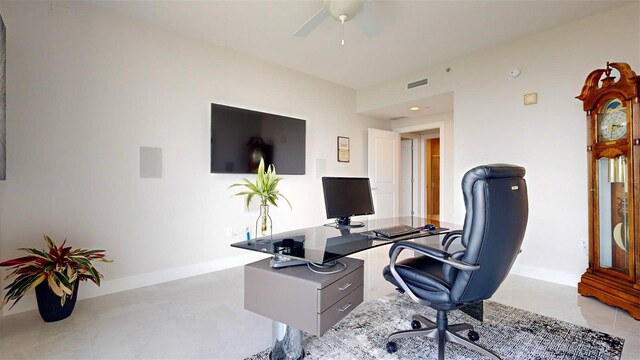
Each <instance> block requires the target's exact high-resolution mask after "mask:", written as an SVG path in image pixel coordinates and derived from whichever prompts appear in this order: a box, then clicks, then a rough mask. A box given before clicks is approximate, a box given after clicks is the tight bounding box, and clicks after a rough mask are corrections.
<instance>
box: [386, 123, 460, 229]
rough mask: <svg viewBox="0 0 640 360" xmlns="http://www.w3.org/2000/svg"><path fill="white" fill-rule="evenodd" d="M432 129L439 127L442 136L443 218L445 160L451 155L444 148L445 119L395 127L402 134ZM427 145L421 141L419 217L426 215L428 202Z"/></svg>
mask: <svg viewBox="0 0 640 360" xmlns="http://www.w3.org/2000/svg"><path fill="white" fill-rule="evenodd" d="M432 129H438V132H439V137H440V219H441V220H442V216H443V214H444V211H442V205H443V204H444V199H443V198H442V195H443V193H444V192H443V191H442V175H443V174H444V164H445V161H447V158H448V157H449V154H447V153H446V152H445V151H444V149H445V143H446V139H445V129H444V121H434V122H430V123H424V124H417V125H410V126H403V127H399V128H395V129H393V131H395V132H397V133H399V134H402V133H411V132H418V131H423V130H432ZM425 152H426V150H425V145H424V141H420V174H421V175H420V192H419V194H418V199H420V204H419V209H420V211H419V213H418V214H416V216H419V217H422V218H424V217H426V216H427V214H426V205H427V204H426V202H425V195H426V194H425V193H426V191H425V181H426V179H425V176H424V174H425V171H426V168H425V161H424V156H425Z"/></svg>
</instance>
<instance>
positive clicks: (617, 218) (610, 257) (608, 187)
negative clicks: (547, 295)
mask: <svg viewBox="0 0 640 360" xmlns="http://www.w3.org/2000/svg"><path fill="white" fill-rule="evenodd" d="M597 168H598V218H599V219H598V222H597V223H598V234H599V241H598V249H599V261H598V262H599V266H600V268H602V269H607V271H614V272H618V273H621V274H624V275H625V276H629V275H630V274H629V271H630V267H629V221H631V219H629V211H628V204H629V181H628V173H627V172H628V161H627V157H626V156H624V155H620V156H617V157H615V158H601V159H598V161H597Z"/></svg>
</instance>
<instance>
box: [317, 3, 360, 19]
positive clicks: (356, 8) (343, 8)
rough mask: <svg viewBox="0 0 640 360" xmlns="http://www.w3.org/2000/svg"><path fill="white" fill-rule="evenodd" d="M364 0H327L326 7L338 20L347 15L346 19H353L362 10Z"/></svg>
mask: <svg viewBox="0 0 640 360" xmlns="http://www.w3.org/2000/svg"><path fill="white" fill-rule="evenodd" d="M363 5H364V1H363V0H325V2H324V8H325V9H327V12H328V13H329V15H331V16H332V17H333V18H334V19H336V20H338V21H342V17H343V16H346V18H345V19H344V21H347V20H351V19H353V18H354V17H355V16H356V15H357V14H358V13H359V12H360V10H362V6H363Z"/></svg>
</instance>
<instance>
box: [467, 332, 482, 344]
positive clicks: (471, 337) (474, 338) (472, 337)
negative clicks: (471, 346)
mask: <svg viewBox="0 0 640 360" xmlns="http://www.w3.org/2000/svg"><path fill="white" fill-rule="evenodd" d="M467 337H468V338H469V340H471V341H473V342H475V341H478V340H480V334H478V332H477V331H475V330H469V333H468V334H467Z"/></svg>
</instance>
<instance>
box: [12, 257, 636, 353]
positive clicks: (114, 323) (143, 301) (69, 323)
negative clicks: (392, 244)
mask: <svg viewBox="0 0 640 360" xmlns="http://www.w3.org/2000/svg"><path fill="white" fill-rule="evenodd" d="M386 251H387V250H386V249H383V250H379V251H378V252H375V251H371V252H370V253H371V254H370V255H367V257H366V260H368V263H369V264H370V266H375V267H376V268H370V269H366V272H365V273H366V276H367V277H368V279H367V280H365V282H366V283H365V285H366V288H367V290H366V292H367V293H366V295H365V297H366V299H374V298H377V297H379V296H381V295H384V294H386V293H388V292H390V291H393V289H392V287H391V286H390V285H388V284H387V283H386V282H385V281H384V280H383V279H382V276H378V275H376V274H380V269H379V267H380V263H381V262H382V260H379V261H375V259H374V257H384V256H386ZM83 286H90V285H87V284H83ZM80 291H82V289H80ZM492 300H494V301H497V302H501V303H504V304H507V305H511V306H515V307H518V308H521V309H525V310H529V311H532V312H536V313H539V314H543V315H547V316H551V317H554V318H557V319H561V320H564V321H568V322H571V323H575V324H578V325H582V326H586V327H590V328H593V329H596V330H600V331H605V332H608V333H610V334H613V335H616V336H621V337H623V338H625V339H626V343H625V347H624V353H623V359H634V360H639V359H640V321H636V320H634V319H633V318H631V317H630V316H629V315H628V314H627V313H626V312H625V311H622V310H618V309H616V308H612V307H609V306H607V305H604V304H602V303H600V302H598V301H596V300H594V299H590V298H584V297H581V296H579V295H578V294H577V292H576V289H575V288H574V287H568V286H562V285H557V284H553V283H548V282H544V281H539V280H534V279H529V278H524V277H520V276H515V275H511V276H509V277H508V278H507V280H506V281H505V282H504V283H503V285H502V287H501V288H500V289H499V290H498V292H497V293H496V294H495V296H494V298H493V299H492ZM270 343H271V321H270V320H269V319H266V318H264V317H262V316H259V315H256V314H253V313H250V312H248V311H245V310H244V309H243V270H242V267H237V268H232V269H228V270H223V271H218V272H215V273H211V274H205V275H201V276H197V277H193V278H189V279H184V280H179V281H173V282H169V283H164V284H160V285H155V286H149V287H145V288H140V289H136V290H131V291H126V292H121V293H117V294H112V295H107V296H102V297H98V298H93V299H87V300H82V301H79V302H78V304H77V305H76V309H75V311H74V313H73V314H72V316H71V317H70V318H68V319H66V320H63V321H60V322H56V323H44V322H43V321H42V320H41V319H40V317H39V315H38V313H37V311H30V312H24V313H19V314H15V315H9V316H5V317H4V318H3V319H2V321H0V359H3V360H5V359H6V360H9V359H242V358H244V357H246V356H249V355H251V354H254V353H257V352H259V351H261V350H263V349H265V348H267V347H268V346H270Z"/></svg>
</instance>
